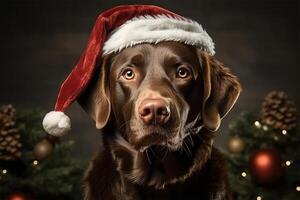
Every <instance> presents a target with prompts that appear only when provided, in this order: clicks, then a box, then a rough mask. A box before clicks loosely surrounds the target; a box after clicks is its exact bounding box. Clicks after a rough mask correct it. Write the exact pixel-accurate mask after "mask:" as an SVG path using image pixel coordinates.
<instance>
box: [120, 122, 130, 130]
mask: <svg viewBox="0 0 300 200" xmlns="http://www.w3.org/2000/svg"><path fill="white" fill-rule="evenodd" d="M128 123H130V120H128V121H125V122H124V123H123V124H121V125H120V126H119V130H121V129H122V128H123V127H124V126H126V125H127V124H128Z"/></svg>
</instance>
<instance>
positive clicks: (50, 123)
mask: <svg viewBox="0 0 300 200" xmlns="http://www.w3.org/2000/svg"><path fill="white" fill-rule="evenodd" d="M43 127H44V129H45V131H46V132H47V133H49V134H50V135H53V136H58V137H61V136H64V135H66V134H67V133H68V132H69V131H70V130H71V120H70V118H69V117H68V116H67V115H65V113H63V112H60V111H51V112H49V113H47V114H46V115H45V117H44V119H43Z"/></svg>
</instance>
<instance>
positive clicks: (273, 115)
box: [261, 91, 298, 130]
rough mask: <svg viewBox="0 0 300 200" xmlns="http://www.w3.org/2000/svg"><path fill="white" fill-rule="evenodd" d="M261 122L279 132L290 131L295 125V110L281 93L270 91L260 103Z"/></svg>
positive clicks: (291, 103) (292, 104)
mask: <svg viewBox="0 0 300 200" xmlns="http://www.w3.org/2000/svg"><path fill="white" fill-rule="evenodd" d="M261 114H262V122H263V123H264V124H266V125H268V126H269V127H272V128H274V129H279V130H290V129H292V128H294V127H295V126H296V123H297V115H298V114H297V109H296V106H295V104H294V103H293V102H291V101H289V100H288V98H287V95H286V94H285V93H284V92H282V91H271V92H270V93H268V94H267V96H266V97H265V100H264V102H263V103H262V110H261Z"/></svg>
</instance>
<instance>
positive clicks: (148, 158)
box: [145, 149, 151, 165]
mask: <svg viewBox="0 0 300 200" xmlns="http://www.w3.org/2000/svg"><path fill="white" fill-rule="evenodd" d="M145 153H146V157H147V160H148V163H149V164H150V165H151V160H150V157H149V155H148V149H146V150H145Z"/></svg>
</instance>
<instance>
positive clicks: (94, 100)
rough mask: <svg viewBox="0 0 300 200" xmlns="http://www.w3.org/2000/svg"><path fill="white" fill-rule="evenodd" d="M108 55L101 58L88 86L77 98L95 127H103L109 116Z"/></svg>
mask: <svg viewBox="0 0 300 200" xmlns="http://www.w3.org/2000/svg"><path fill="white" fill-rule="evenodd" d="M108 60H109V56H105V57H103V58H102V60H101V63H100V67H98V68H97V70H96V71H95V72H94V74H95V75H94V77H93V79H92V81H91V83H89V86H88V88H87V89H86V90H85V91H84V93H83V94H82V95H81V96H80V98H79V99H78V102H79V104H80V105H81V106H82V108H83V109H84V110H85V111H86V112H87V113H88V114H89V115H90V116H91V117H92V118H93V119H94V120H95V122H96V128H97V129H101V128H103V127H104V126H105V125H106V123H107V121H108V119H109V116H110V112H111V103H110V95H109V87H108V73H107V71H106V69H107V65H108Z"/></svg>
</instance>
